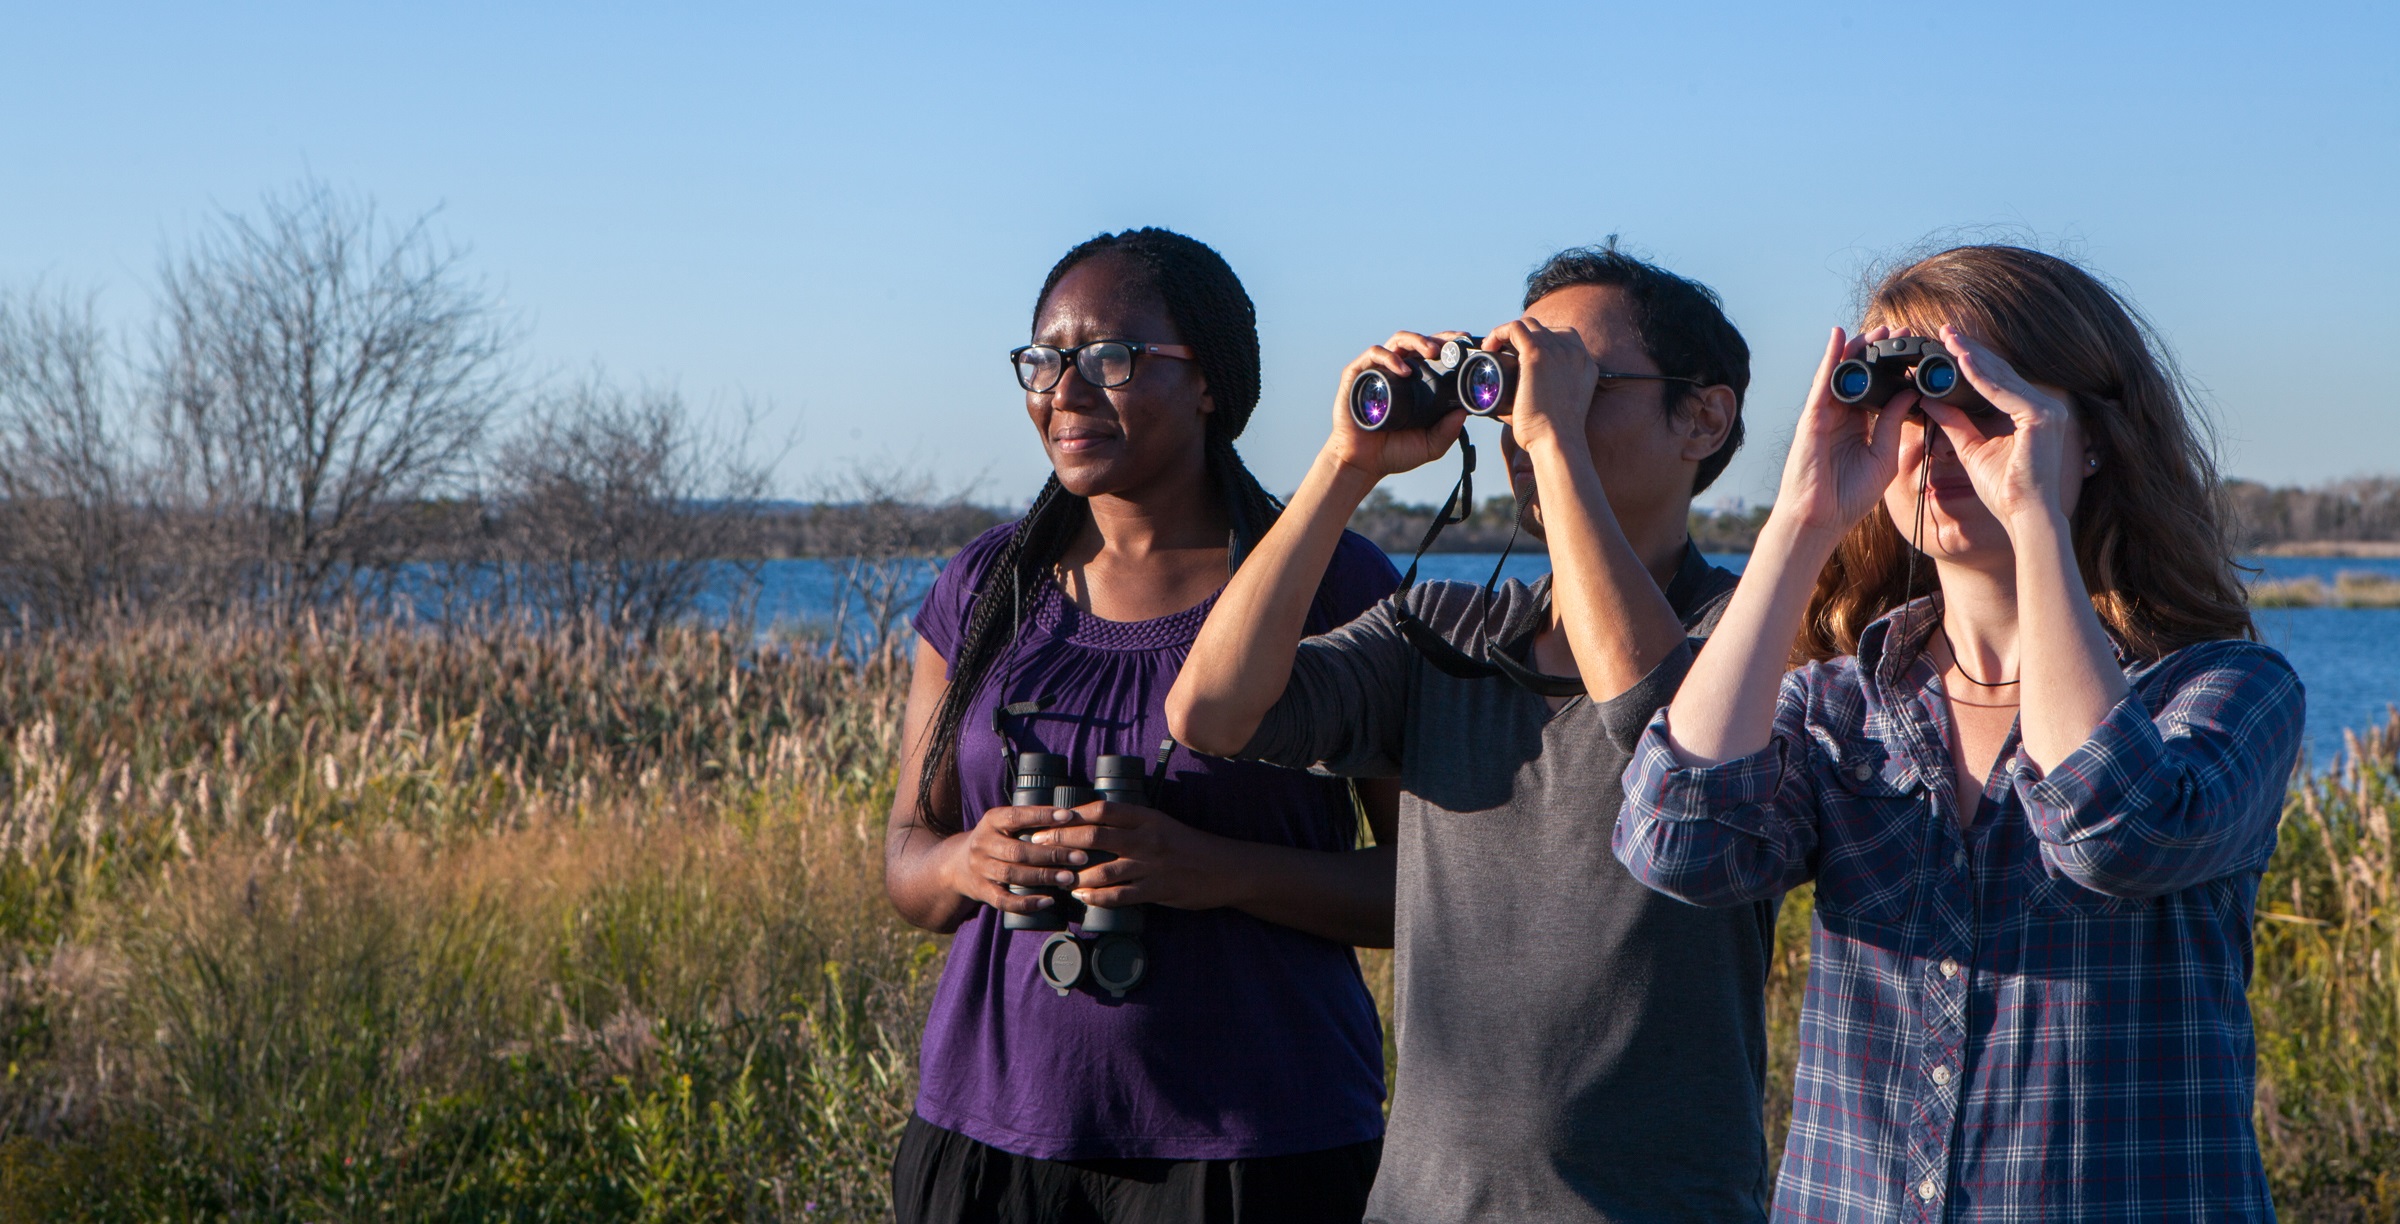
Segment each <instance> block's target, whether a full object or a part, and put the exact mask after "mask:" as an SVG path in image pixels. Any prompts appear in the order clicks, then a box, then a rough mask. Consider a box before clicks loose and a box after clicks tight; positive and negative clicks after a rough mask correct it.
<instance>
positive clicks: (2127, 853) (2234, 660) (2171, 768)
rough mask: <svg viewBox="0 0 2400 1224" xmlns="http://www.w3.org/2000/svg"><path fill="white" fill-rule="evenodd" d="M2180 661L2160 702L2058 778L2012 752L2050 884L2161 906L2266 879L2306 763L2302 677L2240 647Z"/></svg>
mask: <svg viewBox="0 0 2400 1224" xmlns="http://www.w3.org/2000/svg"><path fill="white" fill-rule="evenodd" d="M2184 653H2185V657H2183V658H2180V659H2177V660H2175V661H2174V662H2173V664H2172V665H2173V666H2174V667H2175V668H2176V670H2177V671H2178V672H2179V673H2180V674H2179V675H2178V676H2176V677H2174V678H2173V679H2172V680H2171V681H2170V683H2169V684H2168V685H2166V686H2164V688H2163V690H2154V695H2153V696H2152V697H2151V698H2150V699H2149V700H2148V701H2146V700H2145V699H2144V696H2143V694H2142V693H2141V692H2139V691H2136V692H2133V693H2128V694H2126V696H2125V697H2124V699H2123V700H2121V701H2119V702H2118V703H2117V705H2116V707H2115V708H2114V709H2112V710H2110V711H2109V713H2108V716H2107V717H2105V718H2103V719H2102V720H2101V721H2100V725H2099V726H2098V727H2096V728H2094V729H2093V731H2092V735H2091V738H2090V739H2087V740H2085V741H2084V742H2083V744H2082V745H2081V746H2079V747H2077V748H2076V749H2075V751H2073V752H2071V753H2069V754H2067V757H2066V759H2065V760H2062V761H2060V762H2059V763H2058V766H2057V767H2056V768H2054V769H2051V770H2049V771H2047V772H2046V773H2045V772H2044V771H2043V770H2042V769H2041V768H2040V767H2039V766H2036V765H2035V764H2034V763H2033V761H2032V760H2031V759H2030V758H2028V757H2026V756H2025V755H2024V754H2023V753H2022V752H2019V753H2018V756H2017V759H2016V762H2015V765H2014V777H2013V779H2012V784H2013V785H2014V786H2015V788H2016V790H2017V793H2018V796H2019V798H2020V799H2022V801H2023V802H2024V804H2025V811H2026V817H2027V819H2028V820H2029V821H2031V823H2032V826H2033V833H2034V836H2035V838H2037V839H2038V840H2039V842H2040V844H2041V854H2042V862H2043V865H2044V866H2045V867H2046V868H2047V869H2048V870H2049V871H2050V872H2051V873H2052V874H2053V875H2058V876H2064V877H2066V878H2067V879H2070V880H2072V881H2074V882H2075V883H2077V884H2080V885H2082V886H2083V887H2085V888H2089V889H2091V890H2093V891H2095V892H2101V893H2107V894H2109V895H2111V896H2118V897H2156V896H2163V895H2165V894H2167V893H2172V892H2177V891H2180V890H2182V889H2185V888H2190V887H2192V886H2193V885H2196V884H2200V883H2204V882H2206V881H2208V880H2213V879H2216V878H2218V877H2220V876H2225V875H2230V874H2233V873H2235V872H2239V871H2262V870H2264V869H2265V868H2266V864H2267V859H2268V858H2269V857H2270V856H2271V855H2272V854H2273V853H2274V850H2275V826H2276V822H2277V820H2278V818H2279V817H2280V816H2281V814H2282V811H2283V797H2284V791H2285V787H2286V785H2287V783H2288V782H2289V781H2290V777H2291V771H2292V766H2293V764H2294V762H2295V761H2297V760H2298V758H2299V753H2300V736H2301V725H2302V719H2303V716H2304V712H2305V709H2306V698H2305V696H2304V694H2303V693H2302V691H2301V687H2300V680H2299V677H2297V676H2295V675H2294V674H2293V673H2292V669H2291V666H2290V664H2288V663H2286V662H2284V660H2283V657H2282V656H2281V655H2278V654H2276V653H2275V652H2273V651H2271V650H2267V649H2265V648H2263V647H2260V646H2256V645H2254V644H2251V643H2248V642H2213V643H2208V644H2206V645H2203V646H2195V647H2188V648H2186V651H2185V652H2184ZM2151 702H2156V703H2157V709H2156V712H2155V713H2154V712H2153V710H2152V707H2151Z"/></svg>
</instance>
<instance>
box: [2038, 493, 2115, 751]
mask: <svg viewBox="0 0 2400 1224" xmlns="http://www.w3.org/2000/svg"><path fill="white" fill-rule="evenodd" d="M2010 535H2011V537H2012V540H2011V542H2012V544H2013V545H2014V546H2015V548H2016V554H2017V619H2018V628H2019V632H2020V634H2021V635H2022V639H2023V640H2022V644H2021V645H2020V647H2019V649H2018V658H2019V659H2020V660H2022V662H2021V663H2020V664H2019V666H2020V669H2021V670H2020V673H2019V675H2020V679H2021V681H2022V688H2023V701H2024V703H2025V704H2024V711H2023V718H2024V722H2023V736H2024V743H2025V754H2026V755H2027V756H2028V757H2030V758H2032V760H2033V763H2034V764H2036V765H2039V766H2040V767H2041V768H2042V769H2043V770H2044V771H2045V772H2047V771H2048V770H2051V769H2053V768H2056V767H2057V765H2058V763H2059V762H2061V761H2063V760H2065V759H2066V758H2067V755H2068V754H2069V753H2071V752H2073V751H2075V749H2077V748H2078V747H2081V746H2082V745H2083V743H2084V741H2086V740H2089V739H2090V738H2091V737H2092V732H2093V731H2095V730H2097V729H2098V728H2099V726H2100V722H2101V720H2102V719H2105V718H2107V717H2108V713H2109V711H2110V710H2112V709H2115V708H2116V705H2117V703H2118V702H2119V701H2120V700H2122V699H2123V698H2124V696H2125V693H2126V691H2127V689H2126V684H2125V673H2124V672H2123V671H2122V670H2121V669H2120V668H2119V667H2118V666H2117V652H2116V647H2115V645H2114V644H2112V643H2111V642H2110V641H2109V637H2108V631H2107V630H2106V629H2105V628H2103V627H2102V626H2101V624H2100V617H2099V615H2098V614H2097V613H2096V612H2094V611H2093V609H2092V599H2091V595H2090V593H2089V592H2088V591H2087V590H2086V589H2085V588H2084V585H2083V572H2082V569H2081V568H2080V567H2079V566H2078V565H2077V564H2076V560H2075V545H2074V539H2073V533H2072V531H2071V530H2070V528H2069V527H2068V524H2067V521H2066V516H2065V515H2063V514H2058V513H2056V512H2055V511H2053V512H2050V513H2045V514H2037V515H2029V516H2027V517H2026V518H2025V519H2021V520H2019V521H2017V522H2016V523H2013V524H2012V525H2011V531H2010Z"/></svg>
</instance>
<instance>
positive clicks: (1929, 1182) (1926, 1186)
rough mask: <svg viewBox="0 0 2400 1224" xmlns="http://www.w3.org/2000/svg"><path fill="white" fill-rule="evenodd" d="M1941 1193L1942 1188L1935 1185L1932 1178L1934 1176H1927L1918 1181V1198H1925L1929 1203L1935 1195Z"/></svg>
mask: <svg viewBox="0 0 2400 1224" xmlns="http://www.w3.org/2000/svg"><path fill="white" fill-rule="evenodd" d="M1940 1193H1941V1190H1940V1189H1939V1188H1937V1187H1935V1185H1934V1184H1933V1179H1932V1178H1930V1177H1928V1178H1926V1179H1925V1180H1924V1181H1921V1182H1918V1183H1917V1197H1918V1198H1921V1199H1923V1200H1925V1201H1926V1202H1928V1203H1930V1202H1932V1201H1933V1196H1934V1195H1937V1194H1940Z"/></svg>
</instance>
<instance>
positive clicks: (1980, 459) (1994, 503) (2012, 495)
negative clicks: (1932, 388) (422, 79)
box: [1924, 325, 2084, 537]
mask: <svg viewBox="0 0 2400 1224" xmlns="http://www.w3.org/2000/svg"><path fill="white" fill-rule="evenodd" d="M1942 343H1943V344H1944V345H1946V346H1948V347H1949V349H1950V351H1951V353H1953V354H1955V355H1956V357H1957V359H1958V368H1959V372H1960V373H1962V374H1964V375H1966V379H1967V383H1968V385H1969V386H1972V387H1973V388H1974V389H1975V392H1976V394H1977V395H1980V396H1981V397H1982V398H1983V401H1984V402H1985V403H1987V404H1990V405H1991V406H1992V407H1993V408H1995V409H1998V410H1999V411H1998V413H1997V414H1995V413H1991V412H1986V413H1980V414H1970V413H1969V412H1967V411H1966V410H1965V409H1963V408H1961V407H1960V406H1958V405H1956V404H1952V403H1948V402H1945V401H1941V400H1927V401H1925V404H1924V408H1925V413H1926V415H1928V416H1930V417H1932V418H1933V420H1934V423H1935V424H1938V425H1940V426H1941V427H1942V433H1943V434H1944V435H1946V436H1947V437H1948V438H1949V439H1950V447H1951V449H1952V450H1954V451H1956V452H1957V454H1958V462H1959V466H1960V467H1962V468H1964V469H1965V470H1966V473H1967V479H1968V480H1969V481H1970V482H1971V483H1973V484H1974V486H1975V495H1976V497H1978V498H1980V499H1982V501H1983V504H1984V506H1985V507H1986V508H1988V509H1990V510H1991V512H1992V514H1993V515H1994V516H1995V517H1997V518H1998V519H1999V520H2000V523H2001V525H2002V526H2003V527H2006V528H2007V529H2008V532H2009V534H2010V535H2011V536H2012V537H2014V536H2016V535H2017V534H2019V525H2020V524H2022V523H2024V522H2025V521H2026V520H2027V516H2040V517H2041V518H2043V519H2045V520H2055V519H2060V518H2064V517H2065V514H2066V511H2067V509H2068V507H2069V505H2070V504H2071V503H2070V501H2069V499H2068V498H2067V497H2066V490H2067V485H2068V483H2069V482H2070V481H2072V482H2074V483H2075V484H2076V485H2077V486H2078V487H2080V486H2081V483H2082V477H2083V475H2084V473H2083V472H2082V471H2081V470H2079V468H2078V467H2076V466H2073V465H2070V464H2069V462H2068V458H2067V457H2068V456H2069V455H2074V456H2076V457H2077V459H2078V460H2080V459H2081V457H2082V449H2083V448H2082V447H2081V446H2080V445H2077V443H2079V442H2080V441H2081V438H2080V433H2081V430H2080V429H2079V428H2078V427H2077V425H2076V423H2075V415H2074V413H2073V411H2071V410H2070V409H2069V408H2068V407H2067V403H2066V401H2065V399H2063V398H2062V397H2061V396H2060V395H2059V394H2058V393H2056V392H2054V391H2049V390H2045V389H2043V388H2041V387H2037V386H2035V385H2033V384H2032V383H2030V382H2027V381H2025V377H2024V376H2023V375H2021V374H2019V373H2017V371H2016V369H2015V368H2014V367H2012V366H2010V365H2009V364H2008V361H2007V360H2006V359H2005V358H2003V357H2001V356H2000V355H1999V354H1998V353H1995V352H1993V351H1992V350H1991V349H1989V348H1987V347H1985V346H1984V344H1983V343H1982V342H1981V341H1979V340H1976V339H1974V338H1973V337H1971V336H1968V335H1966V334H1965V333H1963V332H1961V331H1959V330H1958V329H1957V328H1955V327H1950V326H1947V325H1945V326H1944V327H1943V328H1942ZM2000 414H2005V419H2006V423H2005V424H2002V419H2001V415H2000Z"/></svg>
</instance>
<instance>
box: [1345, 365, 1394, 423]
mask: <svg viewBox="0 0 2400 1224" xmlns="http://www.w3.org/2000/svg"><path fill="white" fill-rule="evenodd" d="M1350 414H1351V415H1352V416H1355V417H1357V418H1358V423H1359V424H1361V425H1364V426H1366V427H1367V428H1369V429H1373V428H1375V427H1376V426H1378V425H1381V424H1383V422H1384V419H1385V418H1386V417H1389V416H1391V415H1392V384H1391V382H1390V381H1389V380H1387V379H1385V378H1384V376H1383V375H1381V374H1375V373H1367V374H1361V375H1359V376H1358V385H1357V386H1356V387H1355V388H1353V389H1352V390H1351V392H1350Z"/></svg>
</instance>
